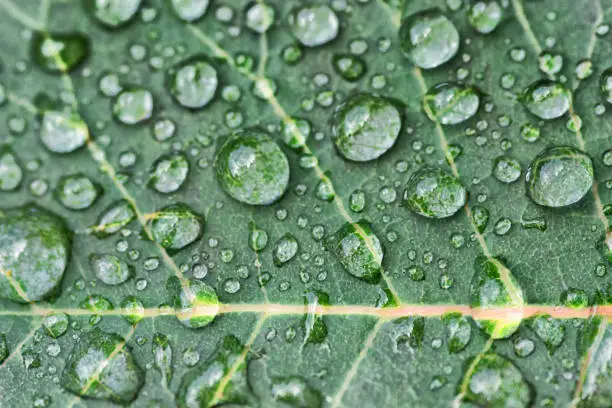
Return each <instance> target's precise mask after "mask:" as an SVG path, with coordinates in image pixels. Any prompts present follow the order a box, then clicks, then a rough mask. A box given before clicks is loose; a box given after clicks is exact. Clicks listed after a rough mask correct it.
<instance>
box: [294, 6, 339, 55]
mask: <svg viewBox="0 0 612 408" xmlns="http://www.w3.org/2000/svg"><path fill="white" fill-rule="evenodd" d="M339 26H340V22H339V21H338V16H337V15H336V13H334V11H333V10H332V9H331V8H329V6H326V5H309V6H305V7H302V8H300V9H298V10H296V11H294V12H293V13H291V14H290V15H289V27H290V29H291V32H292V34H293V36H294V37H295V38H297V40H298V41H299V42H300V43H302V45H304V46H306V47H318V46H320V45H323V44H326V43H328V42H330V41H332V40H333V39H335V38H336V37H337V36H338V29H339Z"/></svg>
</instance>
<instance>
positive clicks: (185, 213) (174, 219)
mask: <svg viewBox="0 0 612 408" xmlns="http://www.w3.org/2000/svg"><path fill="white" fill-rule="evenodd" d="M148 223H149V228H150V231H151V235H152V238H153V240H154V241H155V242H157V243H158V244H160V245H161V246H162V247H164V248H166V249H168V250H170V251H178V250H180V249H183V248H185V247H186V246H187V245H189V244H191V243H193V242H195V241H196V240H198V239H199V238H200V237H201V236H202V234H203V232H204V217H203V216H201V215H199V214H196V213H195V212H194V211H193V210H192V209H191V208H190V207H189V206H187V205H186V204H172V205H170V206H168V207H164V208H162V209H161V210H159V211H156V212H155V213H154V214H153V215H152V216H151V218H150V219H149V221H148Z"/></svg>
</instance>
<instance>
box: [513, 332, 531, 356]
mask: <svg viewBox="0 0 612 408" xmlns="http://www.w3.org/2000/svg"><path fill="white" fill-rule="evenodd" d="M513 346H514V353H515V354H516V355H517V356H518V357H522V358H525V357H527V356H529V355H530V354H531V353H533V350H534V349H535V344H534V342H533V341H532V340H530V339H526V338H522V337H516V338H515V339H514V341H513Z"/></svg>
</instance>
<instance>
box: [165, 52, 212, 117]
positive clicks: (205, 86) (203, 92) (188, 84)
mask: <svg viewBox="0 0 612 408" xmlns="http://www.w3.org/2000/svg"><path fill="white" fill-rule="evenodd" d="M218 84H219V80H218V78H217V70H216V69H215V68H214V67H213V66H212V65H211V64H210V63H209V62H208V60H207V59H206V58H204V57H194V58H190V59H188V60H186V61H183V62H181V63H180V64H179V65H178V66H176V67H174V68H173V69H172V71H171V72H170V92H171V94H172V96H173V97H174V99H175V100H176V101H177V102H178V103H179V104H180V105H181V106H183V107H185V108H189V109H200V108H203V107H205V106H206V105H208V104H209V102H210V101H211V100H212V99H213V98H214V96H215V92H216V90H217V85H218Z"/></svg>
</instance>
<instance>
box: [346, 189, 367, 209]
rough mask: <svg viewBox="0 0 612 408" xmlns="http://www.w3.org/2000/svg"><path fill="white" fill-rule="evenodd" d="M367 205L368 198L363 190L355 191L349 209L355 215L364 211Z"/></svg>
mask: <svg viewBox="0 0 612 408" xmlns="http://www.w3.org/2000/svg"><path fill="white" fill-rule="evenodd" d="M365 205H366V196H365V193H364V192H363V191H362V190H355V191H353V192H352V193H351V196H350V198H349V208H350V209H351V211H353V212H355V213H360V212H362V211H363V209H364V208H365Z"/></svg>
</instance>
